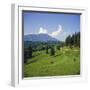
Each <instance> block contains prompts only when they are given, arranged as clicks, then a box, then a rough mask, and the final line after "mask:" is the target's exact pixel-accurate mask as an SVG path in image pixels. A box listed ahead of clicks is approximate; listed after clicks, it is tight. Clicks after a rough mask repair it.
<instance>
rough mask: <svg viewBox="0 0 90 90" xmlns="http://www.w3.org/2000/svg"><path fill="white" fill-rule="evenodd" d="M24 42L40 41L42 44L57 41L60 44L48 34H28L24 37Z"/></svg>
mask: <svg viewBox="0 0 90 90" xmlns="http://www.w3.org/2000/svg"><path fill="white" fill-rule="evenodd" d="M24 41H40V42H47V41H55V42H58V41H59V40H57V39H56V38H54V37H52V36H50V35H48V34H28V35H24Z"/></svg>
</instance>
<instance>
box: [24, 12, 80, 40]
mask: <svg viewBox="0 0 90 90" xmlns="http://www.w3.org/2000/svg"><path fill="white" fill-rule="evenodd" d="M23 22H24V24H23V25H24V35H26V34H40V33H44V34H49V35H50V36H52V37H54V38H57V39H58V40H61V41H64V40H65V39H66V37H67V36H68V35H72V34H73V33H75V32H79V31H80V14H69V13H68V14H66V13H48V12H32V11H27V12H26V11H25V12H23Z"/></svg>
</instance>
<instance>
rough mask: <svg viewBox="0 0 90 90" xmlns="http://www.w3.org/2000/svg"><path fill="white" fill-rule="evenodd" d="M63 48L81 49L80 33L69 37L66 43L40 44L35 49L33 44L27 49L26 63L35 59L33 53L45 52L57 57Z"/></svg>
mask: <svg viewBox="0 0 90 90" xmlns="http://www.w3.org/2000/svg"><path fill="white" fill-rule="evenodd" d="M35 44H36V43H35ZM63 46H69V47H70V48H72V47H80V32H78V33H74V34H73V35H69V36H67V37H66V40H65V42H64V43H56V44H53V45H52V44H49V43H39V45H38V44H37V45H36V46H35V47H33V44H32V45H29V46H28V47H25V48H24V63H27V60H28V59H30V58H32V57H33V52H36V51H42V50H45V51H46V54H49V55H50V56H55V52H56V50H60V48H61V47H63Z"/></svg>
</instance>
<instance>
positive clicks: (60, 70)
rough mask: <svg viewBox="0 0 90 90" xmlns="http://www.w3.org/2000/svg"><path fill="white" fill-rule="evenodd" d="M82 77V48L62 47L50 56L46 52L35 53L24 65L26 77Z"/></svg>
mask: <svg viewBox="0 0 90 90" xmlns="http://www.w3.org/2000/svg"><path fill="white" fill-rule="evenodd" d="M64 75H80V48H78V47H73V48H70V47H65V46H64V47H62V48H61V49H60V50H55V55H53V56H50V54H47V53H46V50H41V51H36V52H33V54H32V58H28V60H27V63H24V77H41V76H64Z"/></svg>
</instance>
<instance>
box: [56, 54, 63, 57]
mask: <svg viewBox="0 0 90 90" xmlns="http://www.w3.org/2000/svg"><path fill="white" fill-rule="evenodd" d="M61 55H62V54H57V55H55V56H54V57H58V56H61Z"/></svg>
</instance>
